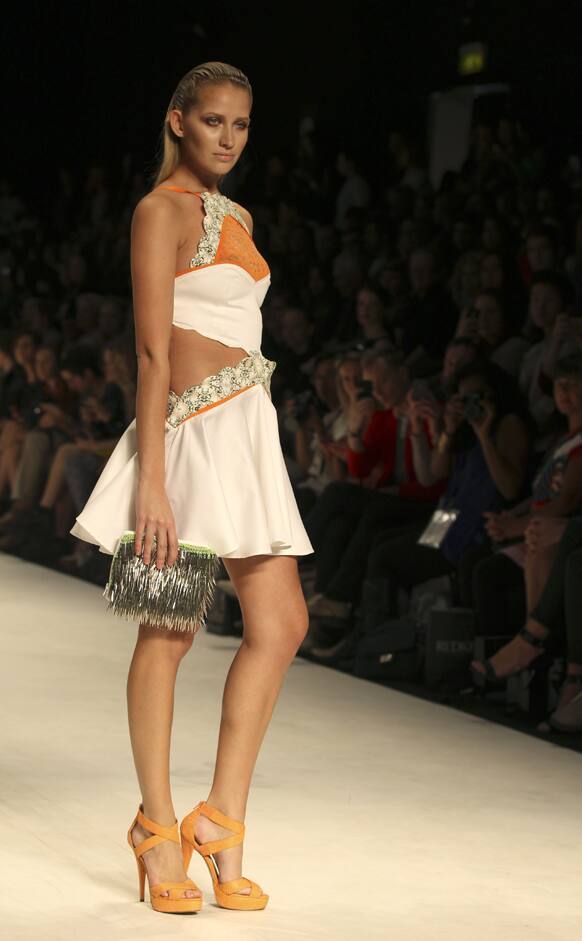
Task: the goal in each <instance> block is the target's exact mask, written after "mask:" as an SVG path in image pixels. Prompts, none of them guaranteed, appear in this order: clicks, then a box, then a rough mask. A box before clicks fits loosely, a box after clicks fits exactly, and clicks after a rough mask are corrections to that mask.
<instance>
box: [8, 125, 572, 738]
mask: <svg viewBox="0 0 582 941" xmlns="http://www.w3.org/2000/svg"><path fill="white" fill-rule="evenodd" d="M386 143H387V152H388V159H389V166H388V167H387V172H386V174H385V178H383V179H382V180H381V181H380V182H376V181H375V179H374V175H373V173H372V172H369V171H370V168H369V166H368V164H369V162H370V161H369V156H368V155H367V153H366V152H365V151H363V152H358V151H357V150H356V149H354V148H352V146H351V144H349V145H348V143H345V144H344V143H342V145H341V148H339V149H338V151H337V152H335V153H333V150H332V152H331V153H330V151H329V148H328V147H324V146H323V145H322V142H321V141H320V140H319V138H317V136H314V137H311V136H310V135H307V137H306V136H305V134H304V135H303V136H302V137H301V140H300V141H299V142H298V147H297V156H296V157H295V158H291V159H290V160H287V159H283V158H281V156H280V155H277V154H269V155H267V157H266V160H265V163H264V166H261V167H260V166H258V165H257V166H253V168H252V172H247V173H240V174H239V175H238V176H237V177H234V176H233V178H232V179H230V178H229V177H227V178H226V180H225V192H227V193H228V195H230V196H232V198H235V199H237V200H238V201H240V202H241V203H243V204H244V205H247V206H248V207H249V209H250V210H251V211H252V212H253V218H254V219H255V235H254V237H255V241H256V243H257V246H258V248H259V250H261V251H262V252H264V254H265V257H267V258H268V259H269V263H270V266H271V269H272V284H271V289H270V291H269V292H268V294H267V297H266V300H265V303H264V306H263V344H262V348H263V350H264V351H265V355H267V356H269V357H270V358H272V359H274V360H275V361H276V362H277V369H276V370H275V372H274V374H273V379H272V399H273V403H274V405H275V407H276V408H277V411H278V415H279V424H280V432H281V441H282V445H283V450H284V453H285V458H286V461H287V466H288V468H289V472H290V476H291V479H292V484H293V487H294V491H295V494H296V496H297V501H298V504H299V508H300V512H301V514H302V516H303V518H304V520H305V524H306V527H307V529H308V531H309V533H310V536H311V539H312V542H313V545H314V547H315V553H314V555H313V556H312V557H307V558H302V559H300V560H299V561H300V574H301V577H302V578H303V579H304V585H307V584H308V582H309V579H310V578H313V577H314V578H315V581H314V583H313V585H312V586H311V590H310V591H306V595H307V600H308V606H309V610H310V616H311V618H312V619H313V623H314V624H318V623H322V622H324V621H325V619H326V618H327V619H328V620H329V621H330V623H331V622H332V621H335V623H336V624H339V625H340V626H341V630H342V632H343V633H348V632H349V631H350V630H351V629H352V628H353V626H354V624H355V623H356V620H357V617H358V611H359V606H360V605H361V604H362V587H363V584H364V581H365V580H366V579H383V580H384V581H386V582H387V583H390V584H391V585H392V588H391V599H392V600H391V606H392V607H391V610H392V612H393V614H394V615H395V616H398V615H399V613H401V612H402V610H403V603H404V604H405V603H406V597H407V592H409V591H410V589H411V587H412V586H413V585H416V584H422V582H423V581H426V580H428V579H430V578H431V577H433V576H435V575H437V576H446V577H447V578H449V579H451V580H452V585H453V596H454V599H455V601H456V602H457V603H461V604H462V605H463V606H465V607H467V608H471V609H472V610H473V611H474V612H475V618H476V634H478V635H479V634H487V632H490V631H491V630H492V628H493V627H495V630H498V628H499V624H501V625H502V632H504V633H506V634H507V635H510V634H511V631H512V630H514V629H515V619H514V620H513V621H511V619H509V618H508V621H507V624H505V625H503V622H502V615H501V614H500V609H501V608H502V606H503V605H502V600H500V599H503V598H504V597H505V595H504V593H505V592H506V590H508V589H509V588H511V590H512V591H516V592H518V594H519V597H520V599H521V604H522V607H523V610H522V612H521V614H520V617H521V616H523V617H524V618H525V620H524V621H522V622H521V623H525V624H526V629H527V631H529V635H530V640H529V641H528V638H527V636H526V635H524V634H523V632H522V633H518V634H517V635H516V636H515V637H514V638H512V640H510V641H509V643H508V644H506V645H505V647H503V648H501V649H500V650H499V651H498V653H497V654H496V655H495V656H493V657H491V660H490V662H489V666H488V667H483V665H482V664H481V666H480V665H479V663H478V662H477V661H476V660H475V661H474V663H473V673H478V672H481V673H483V671H486V674H487V675H486V676H485V679H486V680H489V681H492V680H493V679H495V677H497V678H498V680H500V681H502V680H503V679H504V678H506V677H507V676H508V675H511V674H512V672H515V671H516V670H519V669H522V668H525V667H526V666H529V665H530V664H531V663H533V662H534V661H535V660H536V659H538V660H539V652H540V650H541V649H542V648H541V646H540V645H539V644H538V645H537V646H536V644H535V643H532V642H531V637H532V636H533V637H535V632H536V631H537V633H538V637H539V639H543V640H544V641H546V640H547V638H548V637H550V636H551V638H552V644H551V645H550V643H549V641H548V643H547V644H546V646H551V649H552V650H554V651H555V652H556V653H563V654H564V656H565V657H566V659H567V662H568V673H567V676H566V678H565V683H564V687H563V690H562V693H561V697H560V702H559V704H558V706H557V709H556V713H555V717H554V719H555V721H554V719H552V721H550V722H549V723H548V727H550V726H551V727H552V728H556V729H558V728H563V729H568V730H574V731H582V716H581V715H580V710H581V708H582V707H581V705H580V703H581V702H582V689H580V685H581V683H582V680H581V679H580V677H581V675H582V663H581V661H582V653H581V652H580V631H579V629H578V620H577V618H576V615H575V612H576V606H577V605H578V600H579V598H578V595H579V589H578V587H577V586H578V584H579V583H580V576H582V571H581V565H582V561H581V560H582V552H581V550H580V539H581V538H582V537H581V536H580V532H581V528H580V516H579V514H580V496H581V495H582V485H581V484H580V483H579V481H578V477H579V476H580V471H579V469H578V465H579V464H580V461H579V460H578V458H579V453H580V446H579V444H580V443H579V436H580V435H581V434H582V409H581V407H580V396H581V395H582V392H581V389H582V385H581V383H582V370H581V369H580V361H581V360H580V357H581V356H582V310H581V309H580V303H581V300H582V210H581V208H580V180H579V177H578V176H577V175H576V174H573V173H572V172H571V166H572V162H571V160H570V159H569V158H570V155H569V154H559V155H556V156H555V160H554V161H553V162H552V163H549V162H548V161H546V160H544V159H543V156H544V155H543V153H541V151H540V149H539V147H538V145H535V146H534V144H533V143H531V141H530V139H529V137H528V134H527V130H526V129H525V128H524V126H523V124H522V123H521V122H520V123H518V122H514V121H513V120H511V119H509V118H502V119H501V120H499V121H498V122H497V123H496V124H495V123H485V122H484V121H483V120H481V119H476V122H475V125H474V127H473V130H472V135H471V148H470V153H469V156H468V158H467V160H466V161H465V163H464V164H463V166H462V167H461V169H460V170H459V171H456V172H454V171H449V172H447V173H445V175H444V176H443V178H442V181H441V182H440V184H439V185H438V186H437V187H433V186H432V184H431V182H430V175H429V173H428V170H427V167H426V166H425V163H424V161H423V159H422V156H421V153H420V151H419V149H418V148H417V147H416V146H415V145H414V143H413V142H412V141H411V140H410V139H409V138H408V136H407V135H406V134H404V133H402V132H400V131H398V132H397V131H389V133H388V138H387V142H386ZM373 169H374V168H372V170H373ZM55 179H56V185H55V189H54V191H53V192H51V194H50V198H47V200H46V202H45V204H44V207H43V205H42V204H41V205H40V206H37V205H34V207H33V206H29V204H28V201H27V197H26V194H24V193H22V194H21V193H18V192H17V191H16V188H15V187H14V186H13V185H12V184H11V182H10V181H7V180H2V181H0V192H1V193H2V199H0V238H1V240H2V241H1V244H0V254H1V256H2V261H3V264H2V266H1V276H0V311H1V316H2V324H3V331H2V333H1V334H0V501H1V506H0V512H2V513H3V515H2V516H0V548H1V549H2V550H3V551H11V552H14V553H16V554H18V555H20V556H22V557H23V558H34V559H35V561H39V562H44V563H45V564H48V565H55V566H57V567H60V568H62V569H63V570H67V571H74V572H75V573H77V574H79V575H80V576H81V577H87V578H90V579H93V580H94V581H96V582H98V583H101V584H102V583H103V576H104V574H106V573H105V572H104V568H103V563H104V561H105V562H107V561H108V560H107V559H105V560H104V559H103V558H102V557H101V558H99V555H100V554H99V553H98V551H97V549H96V547H95V546H92V545H90V544H84V543H82V542H81V541H80V540H76V539H74V537H71V536H70V534H69V529H70V527H71V525H72V523H73V520H74V517H75V514H76V513H77V512H78V510H79V509H80V507H81V506H82V505H83V503H84V501H85V500H86V499H87V496H88V495H89V493H90V491H91V489H92V487H93V485H94V483H95V481H96V479H97V477H98V475H99V473H100V469H101V467H102V466H103V464H104V462H105V461H106V459H107V456H108V455H109V454H110V453H111V451H112V449H113V447H114V446H115V443H116V441H117V440H118V439H119V435H120V434H121V432H122V430H123V429H124V428H125V427H126V426H127V424H128V423H129V421H131V419H132V418H133V415H134V409H135V353H134V348H135V344H134V335H133V322H132V308H131V280H130V272H129V222H130V219H131V215H132V211H133V207H134V205H135V203H136V202H137V201H138V200H139V199H140V198H141V196H143V195H144V194H145V193H146V192H147V191H148V189H149V184H148V181H147V180H146V178H145V175H144V173H143V172H142V168H141V167H140V166H138V165H135V163H134V160H133V158H132V157H131V155H127V154H124V156H123V163H122V165H121V166H119V167H115V166H112V167H111V168H108V169H106V168H105V167H104V166H101V165H98V164H95V165H93V166H91V167H87V168H86V170H85V172H84V177H83V175H82V174H81V175H80V176H79V177H78V178H75V174H73V173H72V172H71V171H69V170H67V169H65V168H62V169H61V170H60V171H59V172H58V173H57V174H56V177H55ZM120 179H122V180H123V186H121V185H119V184H118V181H119V180H120ZM581 480H582V478H581ZM524 498H527V499H526V502H524ZM439 505H440V507H441V508H443V507H448V508H452V509H454V510H455V513H454V514H452V515H453V517H454V518H452V519H450V520H449V526H448V528H447V529H446V531H444V532H441V534H440V538H439V540H438V544H437V543H436V542H435V541H434V538H433V537H427V539H428V542H427V539H425V537H423V542H422V543H420V544H419V541H418V540H419V537H420V536H421V534H423V533H425V530H426V528H427V524H428V523H429V520H430V519H431V517H432V515H433V513H434V511H435V508H437V507H438V506H439ZM425 535H426V533H425ZM431 538H433V542H432V543H431V542H430V539H431ZM493 619H495V624H493ZM539 662H541V661H539ZM468 675H469V674H468ZM564 710H566V711H564ZM552 723H553V724H552Z"/></svg>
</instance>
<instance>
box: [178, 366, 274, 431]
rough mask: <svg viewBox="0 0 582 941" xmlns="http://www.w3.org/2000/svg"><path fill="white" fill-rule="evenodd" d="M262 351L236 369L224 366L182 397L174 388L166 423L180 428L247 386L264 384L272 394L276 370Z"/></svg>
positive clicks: (186, 391) (186, 390) (192, 387)
mask: <svg viewBox="0 0 582 941" xmlns="http://www.w3.org/2000/svg"><path fill="white" fill-rule="evenodd" d="M276 365H277V364H276V363H275V362H274V360H272V359H267V358H266V357H265V356H263V354H262V353H261V351H260V350H250V352H249V354H248V356H245V357H244V359H241V360H240V361H239V362H238V363H237V364H236V365H235V366H223V367H222V368H221V369H219V370H218V372H216V373H214V374H213V375H211V376H207V377H206V379H203V380H202V382H199V383H197V384H196V385H195V386H190V387H189V388H188V389H185V390H184V392H182V394H181V395H178V394H177V392H174V391H173V390H172V389H170V391H169V393H168V406H167V416H166V421H167V422H168V424H169V425H172V426H173V427H174V428H176V427H177V426H178V425H180V424H181V423H182V422H183V421H186V419H187V418H190V416H191V415H194V414H195V413H196V412H199V411H200V410H201V409H202V408H204V407H206V406H208V405H213V404H214V403H216V402H219V401H220V400H221V399H224V398H227V397H228V396H230V395H232V394H233V393H234V392H238V390H239V389H244V388H245V387H246V386H252V385H257V384H258V383H262V384H263V385H264V386H265V389H266V390H267V392H268V393H269V395H270V386H271V376H272V374H273V370H274V369H275V367H276Z"/></svg>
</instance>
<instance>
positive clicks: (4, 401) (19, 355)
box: [0, 330, 37, 497]
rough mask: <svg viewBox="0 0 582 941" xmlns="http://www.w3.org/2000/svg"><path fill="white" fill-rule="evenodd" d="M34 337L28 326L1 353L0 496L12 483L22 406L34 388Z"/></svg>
mask: <svg viewBox="0 0 582 941" xmlns="http://www.w3.org/2000/svg"><path fill="white" fill-rule="evenodd" d="M35 356H36V338H35V336H34V335H33V334H32V333H31V332H30V331H28V330H26V331H24V330H23V331H20V332H19V333H16V335H15V336H14V337H13V339H12V345H11V352H8V350H6V351H5V353H4V354H3V357H2V358H3V362H4V370H3V376H2V383H1V385H0V414H1V416H2V424H1V426H0V497H4V496H5V494H6V490H7V488H8V487H9V485H10V486H12V484H13V481H14V475H15V473H16V467H17V466H18V461H19V460H20V454H21V450H22V444H23V441H24V438H25V435H26V431H27V426H26V422H25V420H24V416H23V409H24V410H26V408H27V399H28V397H29V395H30V390H31V389H34V388H36V381H37V376H36V369H35Z"/></svg>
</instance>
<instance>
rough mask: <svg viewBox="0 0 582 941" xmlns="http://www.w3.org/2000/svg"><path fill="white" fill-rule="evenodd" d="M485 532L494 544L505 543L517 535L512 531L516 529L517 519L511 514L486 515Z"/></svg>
mask: <svg viewBox="0 0 582 941" xmlns="http://www.w3.org/2000/svg"><path fill="white" fill-rule="evenodd" d="M483 516H484V517H485V521H486V522H485V530H486V532H487V535H488V536H489V538H490V539H492V540H493V542H505V541H506V540H507V539H511V537H512V536H513V535H516V533H515V532H513V531H512V530H513V529H515V517H513V516H511V515H510V514H509V513H506V512H503V513H484V514H483Z"/></svg>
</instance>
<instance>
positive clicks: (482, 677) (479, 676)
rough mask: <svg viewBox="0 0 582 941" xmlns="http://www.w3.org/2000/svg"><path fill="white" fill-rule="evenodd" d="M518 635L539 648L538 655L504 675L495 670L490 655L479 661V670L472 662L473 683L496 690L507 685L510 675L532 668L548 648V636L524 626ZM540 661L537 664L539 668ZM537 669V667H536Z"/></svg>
mask: <svg viewBox="0 0 582 941" xmlns="http://www.w3.org/2000/svg"><path fill="white" fill-rule="evenodd" d="M517 636H519V637H523V639H524V640H526V641H527V642H528V644H531V645H532V647H535V648H537V650H538V655H537V656H536V657H534V659H533V660H532V661H531V663H529V664H528V665H527V666H525V667H521V668H520V669H517V670H510V671H509V673H505V674H503V676H498V675H497V672H496V670H495V667H494V666H493V664H492V663H491V659H490V658H489V657H488V658H487V659H486V660H482V661H479V662H480V663H482V665H483V668H484V669H483V670H479V669H478V668H477V667H475V666H473V664H471V667H470V669H471V674H472V677H473V683H474V685H475V686H479V687H480V688H481V689H483V690H494V689H502V688H503V687H504V686H505V681H506V680H507V679H509V677H510V676H518V675H519V674H520V673H525V671H526V670H531V669H532V664H533V663H535V662H536V661H537V660H539V659H540V657H541V656H542V655H543V654H544V653H546V648H547V641H548V638H547V637H538V636H537V634H533V633H532V632H531V631H530V630H529V629H528V628H527V627H522V628H521V630H519V631H518V632H517ZM539 666H540V663H538V664H537V668H538V669H539ZM534 669H535V668H534Z"/></svg>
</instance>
